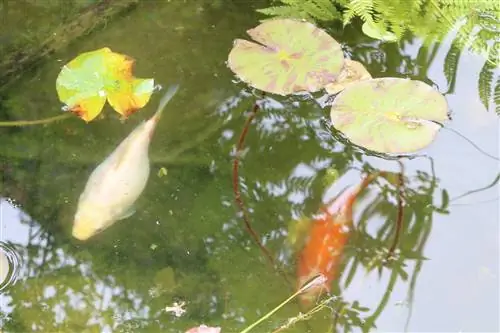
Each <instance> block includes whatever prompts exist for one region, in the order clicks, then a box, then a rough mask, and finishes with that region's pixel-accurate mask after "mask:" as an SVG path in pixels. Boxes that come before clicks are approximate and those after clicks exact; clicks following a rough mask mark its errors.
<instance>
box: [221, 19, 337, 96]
mask: <svg viewBox="0 0 500 333" xmlns="http://www.w3.org/2000/svg"><path fill="white" fill-rule="evenodd" d="M247 33H248V34H249V35H250V37H252V39H253V40H255V42H249V41H247V40H243V39H236V40H235V42H234V45H233V49H232V50H231V52H230V53H229V57H228V66H229V68H230V69H231V70H232V71H233V72H234V73H235V74H236V75H237V76H238V77H239V78H240V79H241V80H242V81H244V82H246V83H248V84H249V85H250V86H252V87H254V88H257V89H260V90H263V91H267V92H270V93H274V94H279V95H288V94H292V93H297V92H303V91H310V92H315V91H318V90H320V89H322V88H323V87H324V86H325V85H327V84H328V83H330V82H333V81H334V80H335V79H336V77H337V75H338V74H339V73H340V70H341V69H342V65H343V63H344V57H343V54H342V49H341V47H340V44H339V43H337V42H336V41H335V40H334V39H333V38H332V37H330V35H328V34H327V33H326V32H325V31H323V30H321V29H319V28H317V27H316V26H315V25H313V24H311V23H309V22H305V21H299V20H293V19H275V20H268V21H265V22H264V23H262V24H260V25H258V26H257V27H255V28H253V29H250V30H248V31H247Z"/></svg>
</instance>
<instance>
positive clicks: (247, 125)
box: [233, 93, 274, 266]
mask: <svg viewBox="0 0 500 333" xmlns="http://www.w3.org/2000/svg"><path fill="white" fill-rule="evenodd" d="M262 97H264V93H263V96H262ZM258 111H259V105H258V104H257V102H255V103H254V105H253V108H252V112H251V113H250V115H249V116H248V118H247V120H246V122H245V126H244V127H243V130H242V131H241V134H240V138H239V140H238V144H237V146H236V153H235V158H234V161H233V192H234V199H235V201H236V204H237V205H238V208H239V209H240V211H241V214H242V217H243V222H244V223H245V227H246V229H247V231H248V233H249V234H250V235H251V236H252V238H253V240H254V241H255V243H256V244H257V245H258V246H259V248H260V250H261V251H262V253H264V255H265V256H266V257H267V259H268V260H269V262H270V263H271V265H272V266H274V258H273V256H272V255H271V253H270V252H269V251H268V250H267V249H266V248H265V247H264V245H262V243H261V242H260V240H259V236H258V235H257V233H256V232H255V230H253V228H252V226H251V225H250V219H249V217H248V213H247V211H246V209H245V204H244V202H243V199H242V198H241V192H240V188H239V172H238V171H239V165H240V154H241V152H242V150H243V144H244V143H245V137H246V135H247V133H248V130H249V128H250V124H251V123H252V120H253V119H254V118H255V115H256V114H257V112H258Z"/></svg>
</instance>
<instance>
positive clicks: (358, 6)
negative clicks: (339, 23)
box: [344, 0, 373, 25]
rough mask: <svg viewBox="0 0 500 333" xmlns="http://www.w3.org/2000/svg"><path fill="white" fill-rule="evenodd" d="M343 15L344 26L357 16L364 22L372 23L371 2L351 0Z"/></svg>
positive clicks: (371, 0) (370, 0) (367, 0)
mask: <svg viewBox="0 0 500 333" xmlns="http://www.w3.org/2000/svg"><path fill="white" fill-rule="evenodd" d="M347 8H348V9H347V12H346V13H347V14H346V15H344V25H346V23H349V22H350V21H351V19H352V18H353V17H354V16H359V17H361V19H362V20H363V21H364V22H372V21H373V16H372V14H373V0H352V1H351V2H349V4H348V6H347Z"/></svg>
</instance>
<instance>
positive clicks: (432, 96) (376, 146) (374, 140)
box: [330, 78, 448, 154]
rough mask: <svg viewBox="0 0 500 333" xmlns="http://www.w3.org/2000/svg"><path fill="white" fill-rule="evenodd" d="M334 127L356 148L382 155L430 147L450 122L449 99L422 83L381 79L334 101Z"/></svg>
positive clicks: (351, 87)
mask: <svg viewBox="0 0 500 333" xmlns="http://www.w3.org/2000/svg"><path fill="white" fill-rule="evenodd" d="M330 116H331V119H332V123H333V126H334V127H335V128H336V129H338V130H339V131H341V132H342V133H344V135H345V136H346V137H347V138H348V139H349V140H350V141H351V142H353V143H354V144H356V145H359V146H362V147H365V148H367V149H370V150H373V151H376V152H380V153H395V154H398V153H399V154H401V153H411V152H415V151H418V150H420V149H422V148H424V147H426V146H427V145H429V144H430V143H431V142H432V141H433V140H434V138H435V136H436V134H437V132H438V131H439V129H440V128H441V126H440V125H438V124H436V123H434V122H433V121H437V122H439V121H445V120H447V119H448V103H447V102H446V99H445V98H444V97H443V96H442V95H441V94H440V93H439V92H438V91H436V90H434V89H433V88H432V87H431V86H429V85H427V84H425V83H424V82H421V81H413V80H408V79H399V78H379V79H371V80H367V81H361V82H358V83H356V84H352V85H349V86H348V87H347V88H346V89H344V90H343V91H342V92H341V93H340V94H339V95H337V97H336V98H335V100H334V101H333V104H332V109H331V113H330Z"/></svg>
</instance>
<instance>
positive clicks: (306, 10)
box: [258, 0, 500, 113]
mask: <svg viewBox="0 0 500 333" xmlns="http://www.w3.org/2000/svg"><path fill="white" fill-rule="evenodd" d="M276 2H281V3H282V4H283V5H282V6H279V7H271V8H266V9H260V10H258V11H259V12H261V13H264V14H266V15H268V16H280V17H283V16H288V17H301V18H305V19H313V20H316V21H322V22H325V21H342V23H343V25H344V26H346V25H348V24H350V23H352V22H354V20H355V18H359V19H361V20H362V21H363V22H366V23H371V24H374V26H376V27H377V28H378V30H380V31H381V32H383V31H384V30H385V31H387V32H393V33H394V34H395V35H396V37H397V39H398V40H401V39H403V38H404V37H405V35H406V34H413V35H415V36H419V37H422V38H424V41H425V44H426V45H429V44H430V43H432V42H436V41H442V40H443V39H444V38H445V37H446V36H447V35H448V34H449V33H450V32H452V31H454V32H456V37H455V39H454V40H453V42H452V45H451V47H450V49H449V51H448V53H447V55H446V61H445V64H444V73H445V76H446V78H447V80H448V84H449V89H448V92H451V91H453V88H454V84H455V76H456V68H457V64H458V61H459V60H460V54H461V52H462V50H463V49H464V48H467V49H469V50H471V51H473V52H475V53H478V54H481V55H483V56H484V57H485V58H486V63H485V64H484V66H483V69H482V70H481V75H480V78H479V87H478V88H479V95H480V98H481V101H482V103H483V104H484V105H485V107H486V108H487V109H488V108H489V106H490V103H491V102H490V99H491V96H492V89H500V88H497V87H498V83H496V84H494V79H495V77H494V75H493V71H494V70H495V68H498V67H499V60H498V51H497V49H498V42H496V40H497V36H498V33H499V22H500V2H498V1H488V0H415V1H411V2H410V1H408V0H392V1H384V0H351V1H345V0H329V1H328V0H311V1H309V0H276ZM327 3H329V4H327ZM318 8H322V10H323V11H324V12H323V13H322V14H321V15H319V13H318V11H317V10H318ZM339 11H340V12H342V15H339V14H338V13H339ZM329 18H330V19H329ZM381 35H382V34H381ZM492 43H495V44H494V46H492ZM494 86H495V88H493V87H494ZM497 96H498V94H497V95H495V97H494V99H493V101H494V103H495V104H496V105H497V106H496V110H497V113H498V112H499V111H498V108H499V106H498V101H499V99H498V97H497Z"/></svg>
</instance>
